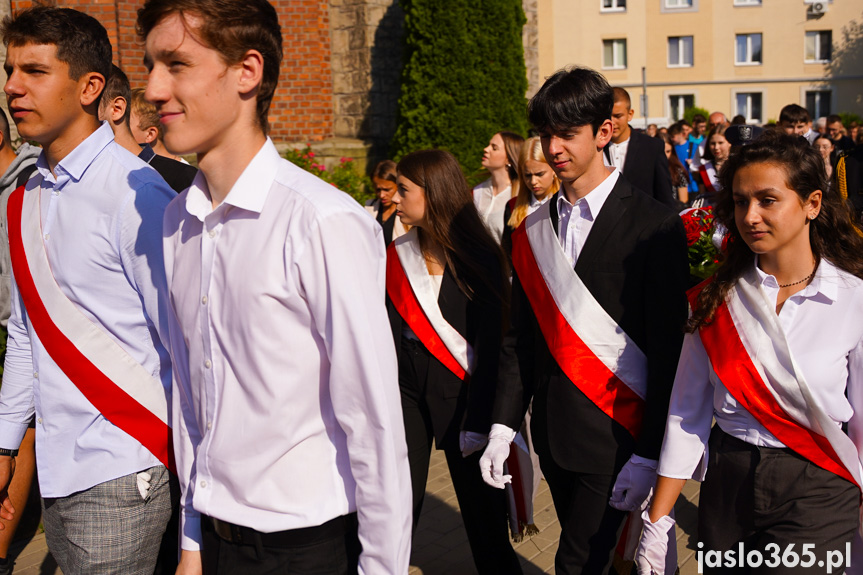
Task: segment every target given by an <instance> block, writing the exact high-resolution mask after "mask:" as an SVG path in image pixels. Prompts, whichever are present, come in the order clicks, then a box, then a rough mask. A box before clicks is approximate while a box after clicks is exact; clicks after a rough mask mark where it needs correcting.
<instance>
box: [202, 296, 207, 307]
mask: <svg viewBox="0 0 863 575" xmlns="http://www.w3.org/2000/svg"><path fill="white" fill-rule="evenodd" d="M201 303H202V304H204V305H207V296H204V297H202V298H201Z"/></svg>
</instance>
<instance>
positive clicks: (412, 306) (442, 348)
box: [387, 243, 468, 380]
mask: <svg viewBox="0 0 863 575" xmlns="http://www.w3.org/2000/svg"><path fill="white" fill-rule="evenodd" d="M387 295H389V296H390V300H391V301H392V302H393V305H394V306H395V308H396V311H397V312H399V315H400V316H402V319H403V320H405V322H406V323H407V324H408V327H410V328H411V330H412V331H413V332H414V334H416V336H417V337H418V338H419V340H420V342H421V343H422V344H423V345H424V346H425V347H426V349H427V350H429V353H431V354H432V355H433V356H434V357H435V358H436V359H437V360H438V361H440V362H441V363H442V364H444V366H446V368H447V369H449V370H450V371H451V372H453V373H454V374H455V375H456V377H458V378H459V379H462V380H463V379H465V378H466V377H467V375H468V374H467V372H466V371H465V370H464V369H463V368H462V366H461V365H460V364H459V362H458V361H457V360H456V358H455V357H454V356H453V355H452V353H450V350H449V349H448V348H447V346H446V344H444V342H443V341H442V340H441V338H440V336H439V335H438V334H437V332H436V331H435V330H434V327H432V324H431V323H430V322H429V320H428V318H427V317H426V314H425V312H424V311H423V308H422V306H421V305H420V302H419V300H418V299H417V296H416V294H415V293H414V291H413V288H411V284H410V280H408V277H407V274H405V270H404V268H403V267H402V264H401V261H399V255H398V253H396V245H395V243H391V244H390V245H389V247H387Z"/></svg>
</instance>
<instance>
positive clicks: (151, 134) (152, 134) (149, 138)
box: [144, 126, 159, 144]
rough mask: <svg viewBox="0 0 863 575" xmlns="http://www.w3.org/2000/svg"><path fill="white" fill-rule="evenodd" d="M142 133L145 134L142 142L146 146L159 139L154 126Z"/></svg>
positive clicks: (157, 131)
mask: <svg viewBox="0 0 863 575" xmlns="http://www.w3.org/2000/svg"><path fill="white" fill-rule="evenodd" d="M144 133H145V134H146V137H145V138H144V141H145V142H146V143H148V144H152V143H153V142H154V141H155V140H156V138H158V137H159V130H158V129H157V128H156V127H155V126H150V127H149V128H147V129H146V130H145V132H144Z"/></svg>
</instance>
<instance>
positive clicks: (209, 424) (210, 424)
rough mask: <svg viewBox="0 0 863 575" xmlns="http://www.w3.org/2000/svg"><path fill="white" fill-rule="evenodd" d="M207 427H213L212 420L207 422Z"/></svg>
mask: <svg viewBox="0 0 863 575" xmlns="http://www.w3.org/2000/svg"><path fill="white" fill-rule="evenodd" d="M207 429H213V422H212V421H208V422H207Z"/></svg>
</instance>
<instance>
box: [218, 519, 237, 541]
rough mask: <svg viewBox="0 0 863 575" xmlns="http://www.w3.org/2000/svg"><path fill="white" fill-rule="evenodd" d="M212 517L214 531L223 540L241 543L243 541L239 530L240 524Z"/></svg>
mask: <svg viewBox="0 0 863 575" xmlns="http://www.w3.org/2000/svg"><path fill="white" fill-rule="evenodd" d="M212 519H213V528H214V530H215V531H216V535H218V536H219V537H221V538H222V539H224V540H225V541H230V542H231V543H242V542H243V534H242V533H241V532H240V526H239V525H234V524H233V523H228V522H227V521H222V520H220V519H216V518H215V517H213V518H212Z"/></svg>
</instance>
